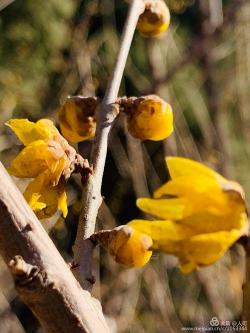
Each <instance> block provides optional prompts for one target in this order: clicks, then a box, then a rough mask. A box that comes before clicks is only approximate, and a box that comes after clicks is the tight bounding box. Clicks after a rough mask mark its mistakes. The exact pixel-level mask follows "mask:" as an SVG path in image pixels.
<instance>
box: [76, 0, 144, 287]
mask: <svg viewBox="0 0 250 333" xmlns="http://www.w3.org/2000/svg"><path fill="white" fill-rule="evenodd" d="M144 6H145V5H144V2H143V1H142V0H133V1H132V2H131V5H130V9H129V12H128V16H127V20H126V23H125V26H124V31H123V35H122V40H121V46H120V50H119V53H118V56H117V60H116V63H115V66H114V70H113V73H112V76H111V78H110V81H109V84H108V87H107V90H106V93H105V96H104V99H103V101H102V104H101V106H100V110H99V113H98V118H97V130H96V138H95V141H94V143H93V149H92V153H91V162H92V164H93V175H92V176H91V177H89V179H88V180H87V183H86V184H85V185H84V186H83V194H82V212H81V215H80V219H79V225H78V230H77V236H76V241H75V245H74V260H75V262H77V263H78V264H79V269H78V272H76V276H77V277H78V279H79V281H80V283H81V284H82V285H83V287H84V288H86V283H84V281H86V280H88V279H89V277H88V276H86V271H85V269H84V265H85V264H86V263H84V262H83V260H81V257H86V256H84V255H83V240H84V239H87V238H88V237H89V236H91V235H92V234H93V233H94V230H95V223H96V217H97V214H98V209H99V207H100V204H101V201H102V197H101V184H102V177H103V171H104V165H105V160H106V155H107V146H108V135H109V132H110V129H111V127H112V125H113V122H114V120H115V118H116V116H117V110H116V107H115V106H114V104H112V103H115V100H116V98H117V95H118V92H119V88H120V84H121V80H122V75H123V72H124V68H125V65H126V61H127V57H128V53H129V49H130V46H131V43H132V39H133V35H134V31H135V28H136V24H137V21H138V18H139V15H140V14H141V13H142V11H143V10H144V8H145V7H144ZM89 260H91V258H89Z"/></svg>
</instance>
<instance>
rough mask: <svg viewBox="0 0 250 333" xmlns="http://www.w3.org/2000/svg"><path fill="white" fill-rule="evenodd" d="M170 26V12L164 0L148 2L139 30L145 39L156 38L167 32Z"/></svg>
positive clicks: (138, 25)
mask: <svg viewBox="0 0 250 333" xmlns="http://www.w3.org/2000/svg"><path fill="white" fill-rule="evenodd" d="M169 24H170V12H169V9H168V7H167V5H166V4H165V2H164V1H162V0H157V1H155V0H153V1H148V3H147V4H146V9H145V11H144V12H143V13H142V14H141V15H140V17H139V20H138V23H137V29H138V30H139V31H140V32H141V33H142V35H143V36H145V37H155V36H158V35H160V34H161V33H162V32H164V31H166V30H167V29H168V27H169Z"/></svg>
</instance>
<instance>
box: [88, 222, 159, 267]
mask: <svg viewBox="0 0 250 333" xmlns="http://www.w3.org/2000/svg"><path fill="white" fill-rule="evenodd" d="M91 240H92V241H93V242H94V243H95V244H99V245H101V246H103V247H104V248H105V249H106V250H107V251H108V252H109V254H110V255H111V256H112V257H113V259H114V260H115V261H116V262H117V263H118V264H121V265H124V266H126V267H142V266H144V265H146V263H147V262H148V261H149V259H150V258H151V255H152V251H149V249H150V247H151V246H152V239H151V237H150V236H148V235H146V234H144V233H142V232H140V231H138V230H135V229H133V228H131V227H129V226H126V225H123V226H120V227H117V228H114V229H112V230H103V231H99V232H97V233H96V234H93V235H92V236H91Z"/></svg>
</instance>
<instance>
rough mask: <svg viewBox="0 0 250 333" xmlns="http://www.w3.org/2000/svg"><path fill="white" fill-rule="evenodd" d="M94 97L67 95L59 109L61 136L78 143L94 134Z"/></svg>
mask: <svg viewBox="0 0 250 333" xmlns="http://www.w3.org/2000/svg"><path fill="white" fill-rule="evenodd" d="M97 105H98V100H97V98H95V97H82V96H72V97H68V98H67V100H66V101H65V103H64V104H63V105H62V107H61V109H60V110H59V125H60V129H61V132H62V134H63V136H64V137H65V138H66V139H67V140H68V141H70V142H73V143H78V142H81V141H84V140H88V139H90V138H93V137H94V136H95V131H96V119H95V110H96V107H97Z"/></svg>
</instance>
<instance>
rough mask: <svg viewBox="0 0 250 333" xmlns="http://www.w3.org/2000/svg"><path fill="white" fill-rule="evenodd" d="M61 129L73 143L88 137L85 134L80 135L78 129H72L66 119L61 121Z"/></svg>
mask: <svg viewBox="0 0 250 333" xmlns="http://www.w3.org/2000/svg"><path fill="white" fill-rule="evenodd" d="M60 129H61V132H62V135H63V136H64V137H65V138H66V139H67V140H68V141H70V142H72V143H78V142H81V141H84V140H85V139H86V137H85V136H80V135H78V133H77V132H76V131H74V130H72V129H71V128H70V127H69V126H68V125H67V123H66V122H65V121H60Z"/></svg>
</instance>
